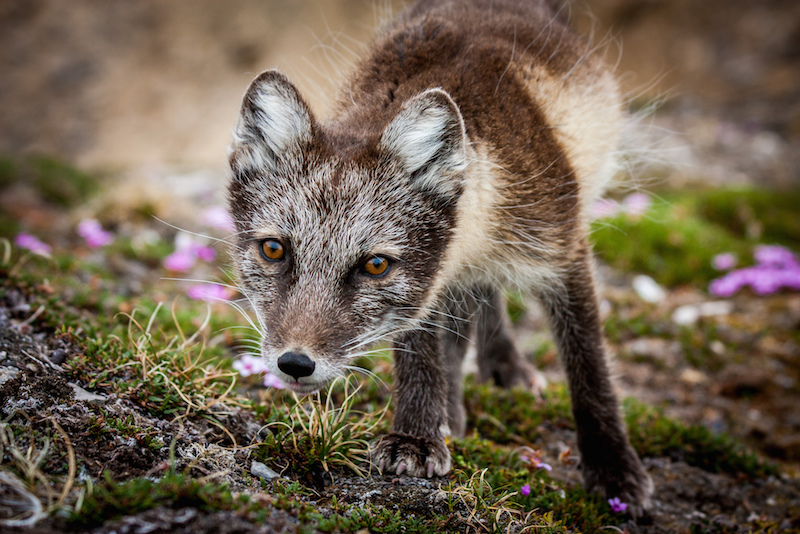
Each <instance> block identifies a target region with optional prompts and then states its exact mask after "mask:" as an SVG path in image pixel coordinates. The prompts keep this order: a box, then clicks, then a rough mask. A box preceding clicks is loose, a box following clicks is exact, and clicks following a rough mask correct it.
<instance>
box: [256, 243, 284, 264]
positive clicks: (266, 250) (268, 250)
mask: <svg viewBox="0 0 800 534" xmlns="http://www.w3.org/2000/svg"><path fill="white" fill-rule="evenodd" d="M261 255H262V256H264V259H266V260H268V261H281V260H282V259H283V257H284V255H285V252H284V249H283V245H281V244H280V242H278V241H276V240H274V239H265V240H264V241H262V242H261Z"/></svg>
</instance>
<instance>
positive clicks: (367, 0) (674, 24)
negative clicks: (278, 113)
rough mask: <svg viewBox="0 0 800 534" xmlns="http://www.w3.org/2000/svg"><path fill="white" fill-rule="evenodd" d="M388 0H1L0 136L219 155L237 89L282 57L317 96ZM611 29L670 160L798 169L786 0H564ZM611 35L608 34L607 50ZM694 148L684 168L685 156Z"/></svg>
mask: <svg viewBox="0 0 800 534" xmlns="http://www.w3.org/2000/svg"><path fill="white" fill-rule="evenodd" d="M404 4H405V2H403V1H401V0H394V1H392V2H387V1H386V0H324V1H323V0H291V1H289V0H283V1H279V0H227V1H225V2H218V1H216V0H192V1H190V0H169V1H156V0H142V1H137V2H127V1H123V0H113V1H101V0H75V1H70V2H62V1H58V0H25V1H6V2H2V3H0V68H1V69H2V76H1V77H0V106H2V109H3V113H2V114H1V115H0V153H1V154H6V155H15V156H17V155H23V154H38V155H47V156H52V157H56V158H58V159H60V160H62V161H65V162H69V163H71V164H75V165H77V166H79V167H80V168H83V169H103V170H111V171H122V170H124V171H125V172H126V174H128V175H129V176H132V177H134V178H142V177H145V178H146V177H148V176H150V175H152V174H153V173H156V174H158V173H161V172H165V171H163V168H164V167H171V168H173V169H174V168H184V169H187V168H195V169H197V168H207V169H214V170H222V169H224V165H225V148H226V146H227V144H228V142H229V138H230V129H231V126H232V125H233V123H234V120H235V118H236V113H237V109H238V106H239V99H240V97H241V95H242V93H243V92H244V90H245V88H246V87H247V84H248V82H249V81H250V80H251V79H252V78H253V77H254V76H255V75H256V74H258V73H259V72H260V71H262V70H264V69H266V68H274V67H277V68H279V69H281V70H283V71H285V72H286V73H287V74H289V76H290V77H291V78H292V79H293V80H294V81H295V82H296V83H297V85H298V86H300V88H301V91H302V92H303V93H304V94H305V95H307V98H308V100H309V101H310V103H311V104H312V106H313V108H314V109H315V110H316V111H317V112H318V113H321V114H324V113H325V112H326V111H327V109H328V107H329V105H330V103H331V100H332V98H334V97H335V94H336V88H337V87H338V83H339V82H340V81H341V79H342V78H343V75H344V73H345V72H347V67H348V65H349V64H350V63H351V62H352V60H353V59H354V58H355V57H357V56H358V55H359V53H360V51H361V50H362V49H363V47H364V46H365V45H366V44H368V42H369V40H370V38H371V36H372V35H373V33H374V31H375V28H376V26H377V25H378V24H379V23H380V22H381V21H382V20H385V19H386V18H388V17H389V16H391V14H392V13H396V12H398V11H400V10H401V9H402V7H403V6H404ZM567 9H568V10H569V11H570V13H571V18H572V20H573V21H574V25H575V26H576V27H578V28H579V29H580V30H581V31H582V32H583V33H584V34H587V35H590V34H591V35H593V36H594V40H595V41H597V42H600V41H605V40H608V39H609V38H610V39H612V40H613V42H612V43H611V44H610V46H609V49H608V53H607V58H608V60H609V62H611V63H618V66H617V71H618V73H619V74H620V77H621V79H622V82H623V85H624V87H625V89H626V91H627V92H628V93H629V94H630V95H631V97H632V102H633V103H634V104H635V105H643V104H646V103H647V102H650V101H653V100H655V99H658V100H661V101H663V105H662V106H661V108H660V109H659V113H658V115H657V123H658V124H659V125H663V126H664V127H665V128H668V129H669V130H670V131H674V132H675V134H676V135H675V138H674V143H673V145H682V149H681V150H674V151H672V152H671V153H670V155H669V159H670V160H672V161H671V163H674V164H675V167H676V168H680V169H682V171H681V174H682V176H683V178H686V175H689V174H690V175H692V177H693V178H694V179H697V180H703V181H713V182H715V183H718V182H729V181H735V182H747V181H749V182H755V183H766V184H770V185H779V186H787V185H789V184H792V183H796V182H797V181H798V180H799V179H800V178H799V176H800V173H799V172H798V169H799V168H800V145H799V144H798V143H799V142H800V141H798V140H799V139H800V3H798V2H796V1H793V0H760V1H757V2H755V1H752V0H708V1H704V2H696V1H693V0H593V1H580V2H572V3H570V4H569V5H568V7H567ZM620 49H621V52H620ZM687 165H690V166H692V167H693V168H692V170H691V172H687V169H686V166H687Z"/></svg>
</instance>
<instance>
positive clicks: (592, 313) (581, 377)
mask: <svg viewBox="0 0 800 534" xmlns="http://www.w3.org/2000/svg"><path fill="white" fill-rule="evenodd" d="M589 254H590V253H589V249H588V247H587V246H585V245H584V246H583V247H582V248H581V249H580V250H579V251H578V252H577V256H578V258H577V259H575V260H574V262H573V263H572V264H571V265H570V267H569V268H568V269H566V270H565V271H566V272H565V274H564V275H563V276H562V282H563V284H562V285H560V287H557V288H554V289H551V290H550V291H547V292H544V293H542V294H541V297H542V301H543V303H544V304H545V309H546V311H547V315H548V319H549V322H550V328H551V330H552V332H553V337H554V339H555V340H556V344H557V345H558V349H559V352H560V353H561V358H562V360H563V361H564V367H565V368H566V371H567V377H568V380H569V390H570V397H571V400H572V413H573V415H574V417H575V426H576V430H577V434H578V448H579V449H580V453H581V466H582V470H583V481H584V486H586V489H588V490H589V491H598V492H600V493H602V494H604V495H605V496H606V497H619V498H620V499H621V500H623V501H624V502H626V503H628V505H629V508H628V509H629V511H630V512H631V513H632V514H633V515H634V516H636V515H640V514H641V513H642V511H643V510H644V509H646V508H647V507H648V506H649V503H650V496H651V494H652V493H653V483H652V481H651V479H650V477H649V476H648V474H647V472H646V471H645V470H644V467H643V466H642V463H641V461H640V460H639V457H638V456H637V455H636V452H635V451H634V450H633V448H632V447H631V444H630V442H629V441H628V435H627V432H626V429H625V424H624V422H623V420H622V416H621V413H620V408H619V401H618V400H617V396H616V394H615V393H614V388H613V384H612V381H611V374H610V372H609V369H608V363H607V361H606V355H605V351H604V349H603V338H602V333H601V327H600V317H599V314H598V309H597V297H596V296H595V290H594V281H593V276H592V267H591V262H590V259H589Z"/></svg>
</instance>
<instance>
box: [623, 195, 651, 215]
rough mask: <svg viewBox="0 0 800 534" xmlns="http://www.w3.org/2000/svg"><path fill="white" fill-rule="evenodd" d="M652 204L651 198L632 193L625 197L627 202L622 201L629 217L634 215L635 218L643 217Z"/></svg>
mask: <svg viewBox="0 0 800 534" xmlns="http://www.w3.org/2000/svg"><path fill="white" fill-rule="evenodd" d="M650 204H651V201H650V197H649V196H647V195H645V194H644V193H631V194H630V195H628V196H627V197H625V200H623V201H622V205H623V207H624V208H625V211H626V212H627V213H628V214H629V215H633V216H635V217H637V216H639V215H643V214H644V213H645V212H646V211H647V210H648V209H650Z"/></svg>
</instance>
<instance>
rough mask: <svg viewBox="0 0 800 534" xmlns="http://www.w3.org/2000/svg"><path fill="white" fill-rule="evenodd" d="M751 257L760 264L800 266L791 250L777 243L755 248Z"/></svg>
mask: <svg viewBox="0 0 800 534" xmlns="http://www.w3.org/2000/svg"><path fill="white" fill-rule="evenodd" d="M753 257H754V258H755V259H756V261H757V262H758V263H759V264H760V265H769V266H771V267H800V264H798V262H797V256H795V255H794V254H793V253H792V251H791V250H789V249H786V248H784V247H781V246H779V245H762V246H760V247H757V248H756V251H755V253H753Z"/></svg>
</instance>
